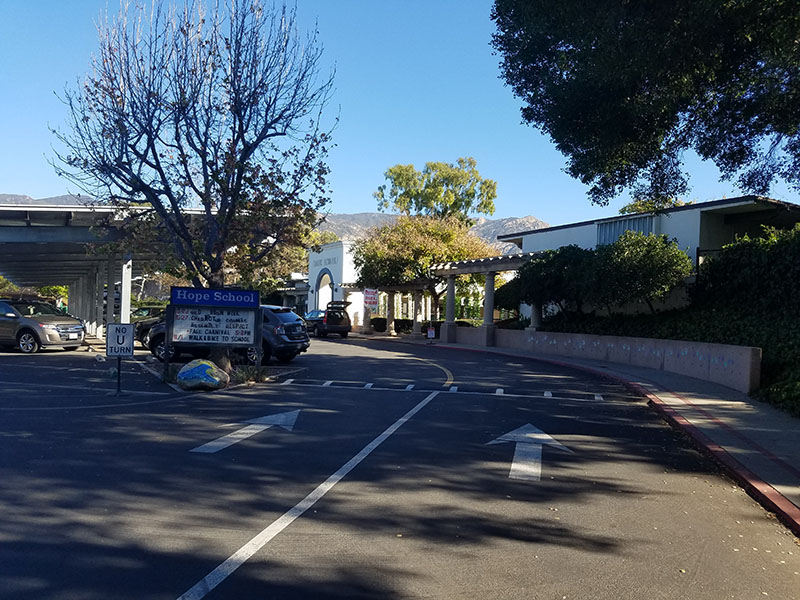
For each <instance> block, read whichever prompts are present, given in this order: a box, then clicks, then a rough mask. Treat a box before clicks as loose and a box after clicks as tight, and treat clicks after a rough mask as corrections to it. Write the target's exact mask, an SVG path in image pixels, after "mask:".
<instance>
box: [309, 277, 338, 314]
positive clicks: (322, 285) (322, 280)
mask: <svg viewBox="0 0 800 600" xmlns="http://www.w3.org/2000/svg"><path fill="white" fill-rule="evenodd" d="M334 285H335V283H334V281H333V274H332V273H331V272H330V270H329V269H322V271H320V272H319V275H317V285H315V286H314V292H315V296H316V297H317V309H319V310H324V309H325V307H326V306H328V302H330V301H331V300H333V286H334Z"/></svg>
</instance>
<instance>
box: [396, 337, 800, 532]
mask: <svg viewBox="0 0 800 600" xmlns="http://www.w3.org/2000/svg"><path fill="white" fill-rule="evenodd" d="M397 341H401V340H397ZM406 343H414V342H406ZM446 348H447V349H450V350H461V351H463V352H480V353H483V354H495V355H499V356H509V357H513V358H525V359H528V360H534V361H538V362H543V363H548V364H551V365H557V366H560V367H567V368H570V369H575V370H578V371H584V372H586V373H591V374H592V375H595V376H599V377H605V378H607V379H611V380H613V381H616V382H618V383H621V384H622V385H624V386H625V387H627V388H628V389H630V390H631V391H632V392H634V393H636V394H637V395H639V396H641V397H643V398H646V399H647V400H648V402H647V404H648V406H650V407H651V408H652V409H653V410H655V411H657V412H658V413H659V414H661V416H662V417H664V419H665V420H666V421H667V423H669V425H670V426H672V427H673V428H675V429H678V430H680V431H682V432H684V433H686V434H687V435H688V436H689V438H690V439H691V440H692V442H693V443H694V444H695V446H697V448H698V449H699V450H701V451H702V452H704V453H705V454H706V455H707V456H710V457H711V458H713V459H714V460H715V461H717V463H719V464H720V465H721V466H722V467H723V468H724V470H725V471H726V472H727V473H728V475H729V476H730V477H731V478H732V479H733V480H734V481H736V482H737V483H739V485H741V486H742V488H743V489H744V490H745V491H746V492H747V493H748V494H749V495H750V496H751V497H752V498H754V499H755V500H756V501H757V502H758V503H759V504H761V505H762V506H763V507H764V508H766V509H767V510H769V511H770V512H773V513H775V515H776V516H777V517H778V519H779V520H780V521H781V522H782V523H783V524H784V525H785V526H786V527H788V528H789V529H790V530H791V531H792V533H794V534H795V535H797V536H799V537H800V507H798V506H796V505H795V504H794V503H793V502H792V501H791V500H789V499H788V498H786V496H784V495H783V494H781V493H780V492H779V491H778V490H776V489H775V488H774V487H772V486H771V485H770V484H768V483H767V482H766V481H764V480H763V479H761V478H760V477H759V476H758V475H756V474H755V473H753V472H752V471H751V470H750V469H748V468H747V467H745V466H744V465H743V464H742V463H740V462H739V461H738V460H736V459H735V458H733V456H731V455H730V454H729V453H728V451H727V450H725V449H724V448H723V447H721V446H720V445H718V444H716V443H715V442H714V441H713V440H711V439H710V438H709V437H708V436H707V435H706V434H704V433H703V432H702V431H700V430H699V429H698V428H697V427H695V426H694V425H692V424H691V423H690V422H689V421H688V420H687V419H686V418H685V417H683V416H682V415H681V414H680V413H679V412H678V411H677V410H675V409H674V408H672V407H671V406H669V405H668V404H666V403H665V402H664V401H663V400H661V399H660V398H659V397H658V396H656V395H654V394H652V393H651V392H649V391H647V390H646V389H645V388H643V387H642V386H640V385H639V384H637V383H634V382H633V381H630V380H628V379H625V378H624V377H621V376H619V375H617V374H611V373H606V372H604V371H600V370H598V369H593V368H592V367H587V366H584V365H577V364H574V363H570V362H564V361H558V360H550V359H547V358H540V357H534V356H524V355H519V354H511V353H506V352H495V351H493V350H482V349H480V348H458V347H455V346H446ZM659 387H662V386H659ZM663 389H664V390H665V391H667V392H669V393H671V394H674V395H676V397H680V396H679V395H678V394H677V393H676V392H672V391H671V390H668V389H667V388H663ZM748 443H749V444H751V445H754V447H756V449H759V450H761V449H760V447H759V446H758V445H755V444H754V443H753V442H750V441H748ZM766 456H767V457H772V456H774V455H772V453H771V452H769V451H766Z"/></svg>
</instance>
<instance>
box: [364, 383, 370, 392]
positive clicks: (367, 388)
mask: <svg viewBox="0 0 800 600" xmlns="http://www.w3.org/2000/svg"><path fill="white" fill-rule="evenodd" d="M364 389H365V390H369V389H372V384H371V383H368V384H367V385H365V386H364Z"/></svg>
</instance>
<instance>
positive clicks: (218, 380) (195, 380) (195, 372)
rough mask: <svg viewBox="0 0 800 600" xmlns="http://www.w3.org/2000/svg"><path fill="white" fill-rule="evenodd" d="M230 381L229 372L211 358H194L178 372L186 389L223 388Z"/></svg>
mask: <svg viewBox="0 0 800 600" xmlns="http://www.w3.org/2000/svg"><path fill="white" fill-rule="evenodd" d="M229 382H230V377H228V374H227V373H226V372H225V371H223V370H222V369H220V368H219V367H218V366H217V365H215V364H214V363H213V362H211V361H209V360H193V361H191V362H189V363H186V365H185V366H184V367H183V368H182V369H181V370H180V371H179V372H178V385H179V386H180V387H181V389H184V390H221V389H222V388H224V387H225V386H227V385H228V383H229Z"/></svg>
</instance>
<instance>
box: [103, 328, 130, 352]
mask: <svg viewBox="0 0 800 600" xmlns="http://www.w3.org/2000/svg"><path fill="white" fill-rule="evenodd" d="M106 356H133V323H109V324H108V332H107V334H106Z"/></svg>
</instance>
